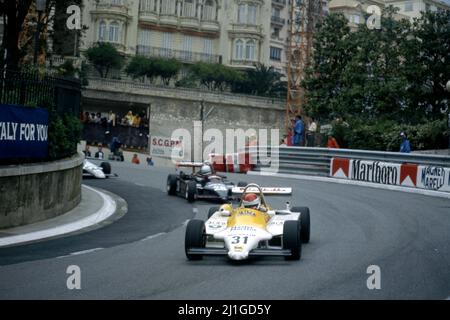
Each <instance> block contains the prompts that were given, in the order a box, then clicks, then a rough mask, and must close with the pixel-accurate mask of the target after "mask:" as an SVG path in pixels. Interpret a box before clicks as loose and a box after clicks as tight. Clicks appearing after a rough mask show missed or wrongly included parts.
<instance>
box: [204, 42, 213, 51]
mask: <svg viewBox="0 0 450 320" xmlns="http://www.w3.org/2000/svg"><path fill="white" fill-rule="evenodd" d="M203 53H205V54H213V41H212V40H211V39H205V40H203Z"/></svg>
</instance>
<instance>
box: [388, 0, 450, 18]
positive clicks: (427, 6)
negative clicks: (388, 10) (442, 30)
mask: <svg viewBox="0 0 450 320" xmlns="http://www.w3.org/2000/svg"><path fill="white" fill-rule="evenodd" d="M386 5H393V6H394V7H397V8H399V13H400V14H402V15H404V16H407V17H409V18H410V20H411V21H412V20H413V19H414V18H419V17H420V16H421V12H426V11H439V10H450V5H449V4H446V3H445V2H443V1H438V0H386Z"/></svg>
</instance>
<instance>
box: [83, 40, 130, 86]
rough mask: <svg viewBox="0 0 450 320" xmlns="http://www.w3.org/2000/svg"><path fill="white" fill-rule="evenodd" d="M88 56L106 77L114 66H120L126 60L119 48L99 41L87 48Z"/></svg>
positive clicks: (101, 74)
mask: <svg viewBox="0 0 450 320" xmlns="http://www.w3.org/2000/svg"><path fill="white" fill-rule="evenodd" d="M86 57H87V58H88V60H89V61H90V62H91V63H92V64H93V66H94V68H95V69H96V70H97V71H98V73H99V74H100V77H102V78H106V77H107V76H108V72H109V70H111V69H112V68H120V67H121V66H122V64H123V61H124V59H123V57H122V56H121V55H120V53H119V52H118V51H117V49H116V48H115V47H114V46H113V45H112V44H110V43H107V42H100V43H97V44H96V45H94V46H93V47H90V48H89V49H87V50H86Z"/></svg>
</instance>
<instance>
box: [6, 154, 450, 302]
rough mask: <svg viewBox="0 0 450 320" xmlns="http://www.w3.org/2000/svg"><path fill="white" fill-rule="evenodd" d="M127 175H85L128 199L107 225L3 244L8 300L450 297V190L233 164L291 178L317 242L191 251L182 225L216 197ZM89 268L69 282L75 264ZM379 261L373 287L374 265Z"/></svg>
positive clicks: (154, 174) (141, 174) (142, 174)
mask: <svg viewBox="0 0 450 320" xmlns="http://www.w3.org/2000/svg"><path fill="white" fill-rule="evenodd" d="M112 165H113V171H115V172H117V173H118V175H119V177H117V178H113V179H108V180H85V183H86V184H88V185H91V186H95V187H99V188H103V189H105V190H108V191H110V192H113V193H115V194H117V195H119V196H120V197H122V198H124V199H125V200H126V201H127V202H128V213H127V214H126V215H125V216H124V217H123V218H121V219H120V220H118V221H116V222H115V223H113V224H110V225H108V226H106V227H104V228H101V229H97V230H94V231H91V232H88V233H83V234H78V235H73V236H70V237H65V238H60V239H54V240H49V241H45V242H39V243H34V244H29V245H24V246H18V247H11V248H4V249H0V299H446V298H448V297H449V296H450V232H449V231H450V200H448V199H442V198H433V197H429V196H422V195H416V194H409V193H402V192H396V191H387V190H379V189H372V188H363V187H359V186H351V185H340V184H333V183H324V182H309V181H303V180H291V179H281V178H276V177H260V176H241V175H239V176H238V175H229V178H230V180H232V181H234V182H237V181H240V180H245V181H247V182H256V183H260V184H262V185H266V186H287V187H292V188H293V190H294V193H293V195H292V197H290V198H284V197H270V199H269V201H270V203H271V204H272V205H273V206H274V207H281V206H284V202H285V201H286V200H290V201H291V203H292V204H294V205H296V204H297V205H305V206H309V207H310V209H311V226H312V235H311V242H310V244H308V245H305V246H304V247H303V255H302V259H301V260H300V261H285V260H283V259H280V258H258V259H252V260H250V261H248V262H246V263H232V262H230V261H228V260H227V259H226V258H222V257H207V258H205V259H204V260H202V261H195V262H190V261H187V260H186V258H185V255H184V230H185V228H184V225H183V223H184V222H185V221H186V220H187V219H191V218H193V217H194V216H197V217H198V218H203V219H205V218H206V211H207V209H208V208H209V207H210V206H211V205H212V204H210V203H207V202H197V203H195V204H194V205H190V204H188V203H187V202H186V201H185V200H184V199H181V198H176V197H169V196H168V195H167V194H166V192H165V180H166V177H167V174H168V173H169V172H170V171H171V170H169V169H165V168H146V167H143V166H141V167H137V166H132V165H131V164H124V163H113V164H112ZM70 265H77V266H79V267H80V269H81V290H68V289H67V286H66V281H67V277H68V276H69V275H68V274H66V269H67V267H68V266H70ZM370 265H377V266H379V267H380V270H381V289H380V290H369V289H368V288H367V285H366V282H367V279H368V277H369V276H370V275H369V274H367V267H368V266H370Z"/></svg>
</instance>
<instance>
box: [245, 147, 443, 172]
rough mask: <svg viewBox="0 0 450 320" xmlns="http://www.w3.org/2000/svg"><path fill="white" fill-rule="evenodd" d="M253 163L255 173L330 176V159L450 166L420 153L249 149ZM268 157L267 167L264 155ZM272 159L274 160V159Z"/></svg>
mask: <svg viewBox="0 0 450 320" xmlns="http://www.w3.org/2000/svg"><path fill="white" fill-rule="evenodd" d="M248 152H250V154H251V159H252V163H256V167H255V169H254V170H255V171H261V170H265V171H276V172H279V173H288V174H304V175H315V176H328V175H329V172H330V163H331V158H350V159H360V160H373V161H384V162H392V163H412V164H422V165H431V166H441V167H449V166H450V156H444V155H430V154H417V153H399V152H381V151H367V150H351V149H329V148H308V147H279V148H278V155H277V154H276V149H273V150H272V149H270V148H267V147H259V148H257V147H250V148H249V149H248ZM266 154H267V160H271V161H270V162H268V163H265V162H266V161H264V159H263V157H261V155H263V156H264V155H266ZM271 156H273V159H271Z"/></svg>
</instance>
